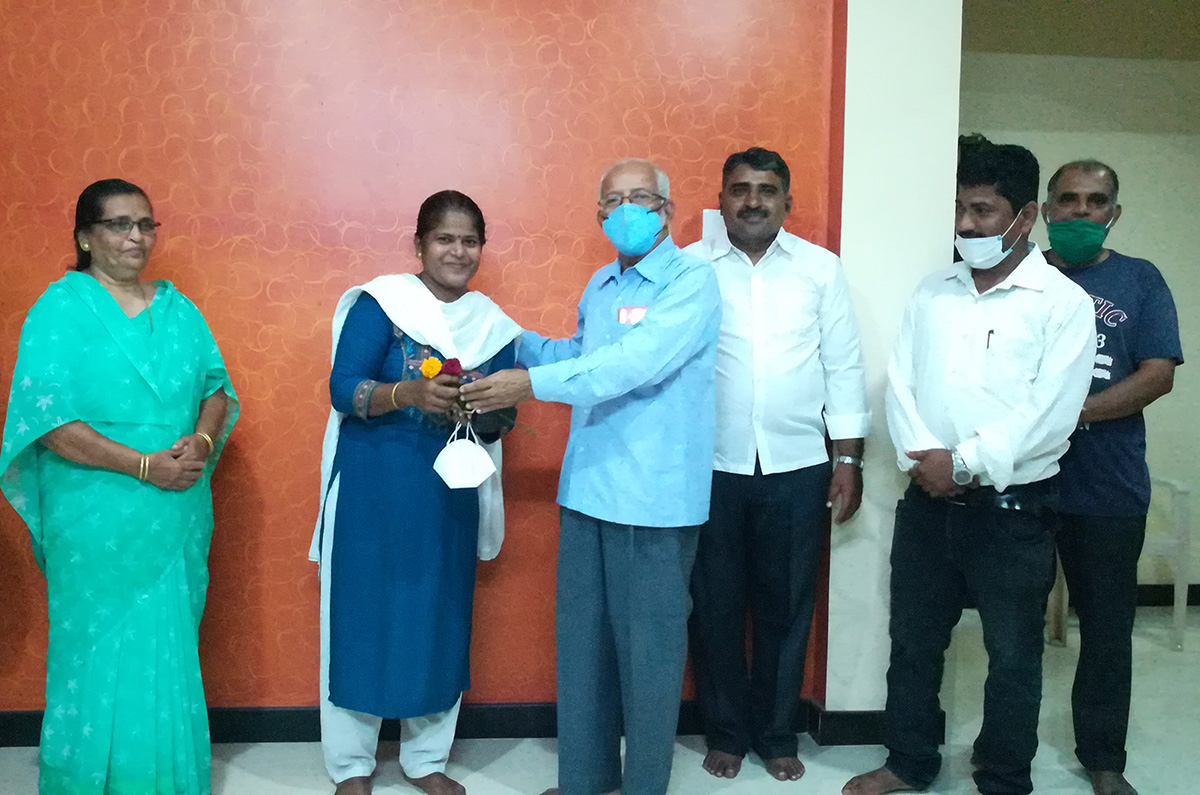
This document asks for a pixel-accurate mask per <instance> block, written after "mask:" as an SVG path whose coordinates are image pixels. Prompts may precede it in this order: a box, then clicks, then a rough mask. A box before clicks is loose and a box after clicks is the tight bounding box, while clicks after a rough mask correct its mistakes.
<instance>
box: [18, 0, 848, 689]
mask: <svg viewBox="0 0 1200 795" xmlns="http://www.w3.org/2000/svg"><path fill="white" fill-rule="evenodd" d="M840 6H841V2H839V1H838V0H756V1H755V2H746V1H745V0H740V1H737V2H730V0H684V2H674V3H667V2H653V1H647V2H641V3H633V2H630V3H610V2H583V1H579V2H568V3H545V2H542V1H541V0H440V1H439V0H430V1H429V2H420V3H397V2H384V1H383V0H361V1H360V2H354V3H328V2H317V0H225V1H224V2H213V3H202V4H195V3H187V2H182V1H178V2H177V1H176V0H170V2H153V3H152V2H149V1H148V0H142V1H141V2H136V1H135V0H104V2H99V0H66V2H58V3H52V4H32V3H20V2H16V1H15V0H3V1H2V2H0V8H2V9H3V12H2V13H0V52H3V53H4V58H3V61H2V62H0V63H2V64H3V66H0V70H2V71H0V74H2V80H0V114H2V119H3V122H2V124H0V185H2V186H3V189H2V191H0V211H2V218H3V223H4V229H5V246H4V248H3V253H2V254H0V266H2V268H3V282H2V284H3V287H2V290H0V365H2V367H0V389H2V390H3V392H4V394H7V392H8V387H9V378H10V375H11V366H12V362H13V358H14V356H15V352H16V343H17V337H18V333H19V330H20V324H21V322H22V319H23V317H24V314H25V311H26V310H27V309H28V307H29V306H30V305H31V304H32V303H33V301H34V300H35V299H36V297H37V296H38V295H39V294H40V293H41V291H42V290H43V289H44V288H45V286H46V284H47V283H48V282H50V281H52V280H54V279H56V278H57V277H58V276H59V275H60V274H61V273H62V271H63V270H64V269H65V267H66V266H67V264H68V260H69V255H70V252H71V243H70V226H71V213H72V210H73V203H74V199H75V197H76V195H77V194H78V192H79V191H80V190H81V189H82V188H83V187H84V186H85V185H87V184H88V183H89V182H91V181H93V180H95V179H99V178H103V177H109V176H120V177H123V178H126V179H129V180H132V181H134V182H136V183H139V184H140V185H142V186H143V187H145V188H146V190H147V191H148V192H149V194H150V197H151V199H152V200H153V202H154V204H155V209H156V214H157V216H158V218H159V220H161V221H162V222H163V227H162V234H161V235H160V237H159V245H158V249H157V251H156V253H155V255H154V258H153V260H152V263H151V267H150V269H149V272H148V275H149V276H150V277H153V278H168V279H171V280H173V281H174V282H175V283H176V284H177V285H178V286H179V287H180V288H181V289H182V290H183V292H184V293H186V294H187V295H188V296H190V297H191V298H192V299H193V300H195V302H196V303H197V304H198V305H199V306H200V308H201V310H202V311H203V312H204V314H205V316H206V317H207V319H208V321H209V324H210V325H211V326H212V329H213V332H214V333H215V334H216V336H217V339H218V340H219V342H220V343H221V347H222V350H223V351H224V354H225V358H226V361H227V362H228V364H229V367H230V370H231V371H232V373H233V378H234V380H235V383H236V385H237V388H238V390H239V391H240V393H241V397H242V401H243V411H242V419H241V422H240V423H239V426H238V428H237V430H236V433H235V436H234V440H233V442H232V444H231V446H230V448H229V449H228V452H227V454H226V457H225V459H224V461H223V463H222V466H221V469H220V470H219V472H218V475H217V478H216V482H215V502H216V513H217V528H216V536H215V539H214V543H213V551H212V561H211V563H212V585H211V589H210V591H209V606H208V611H207V614H206V617H205V623H204V627H203V630H202V635H203V646H202V661H203V664H204V671H205V679H206V682H207V687H208V694H209V702H210V704H211V705H213V706H233V705H257V706H276V705H311V704H315V703H316V680H317V677H316V667H317V626H316V594H317V586H316V578H315V571H314V567H313V565H312V564H310V563H308V561H307V560H306V554H305V553H306V550H307V547H308V540H309V534H310V532H311V529H312V525H313V520H314V514H315V510H316V497H317V486H318V484H317V480H318V477H317V465H318V459H319V447H320V440H321V433H322V429H323V427H324V422H325V417H326V412H327V411H328V408H327V406H328V402H327V401H328V398H327V392H326V383H325V378H326V376H327V374H328V364H329V353H330V351H329V347H330V342H329V318H330V315H331V313H332V311H333V307H334V304H335V302H336V301H337V298H338V296H339V295H340V294H341V293H342V291H343V290H345V289H346V288H347V287H349V286H351V285H353V284H356V283H361V282H363V281H366V280H367V279H369V278H371V277H373V276H375V275H377V274H380V273H385V272H393V271H405V270H413V269H414V266H415V262H414V260H413V257H412V255H411V250H412V244H411V236H412V232H413V226H414V223H415V216H416V210H417V206H418V205H419V203H420V201H421V200H422V199H423V198H424V197H425V196H426V195H428V194H429V193H431V192H433V191H436V190H440V189H442V188H448V187H453V188H458V189H460V190H463V191H465V192H467V193H469V194H471V195H472V196H473V197H474V198H475V199H476V200H477V201H478V202H479V203H480V205H481V206H482V207H483V209H484V212H485V214H486V215H487V218H488V223H489V230H488V237H489V243H488V246H487V249H486V251H485V253H484V265H483V268H482V269H481V270H480V273H479V276H478V277H477V280H476V282H475V286H476V287H477V288H478V289H481V290H483V291H484V292H487V293H489V294H490V295H492V296H493V297H494V298H495V299H496V300H497V301H498V302H499V303H500V305H501V306H503V307H504V308H505V309H506V310H508V311H509V312H510V313H511V314H512V315H513V317H514V318H516V319H517V321H518V322H520V323H522V324H524V325H526V326H527V327H529V328H532V329H535V330H538V331H541V332H543V333H552V334H567V333H570V332H571V331H573V329H574V307H575V304H576V301H577V300H578V297H579V295H580V293H581V291H582V288H583V286H584V284H585V282H586V280H587V277H588V276H589V274H590V273H591V272H592V271H593V270H594V269H595V268H596V267H598V266H599V265H601V264H603V263H604V262H605V261H607V260H608V259H609V258H610V257H611V249H610V248H609V246H608V245H607V244H606V242H605V241H604V239H603V237H602V235H601V233H600V231H599V229H598V228H597V226H596V222H595V204H594V202H595V187H596V181H597V179H598V177H599V175H600V173H601V172H602V171H603V169H604V168H605V167H606V166H607V165H608V164H609V163H610V162H611V161H613V160H615V159H617V158H621V157H628V156H648V157H651V158H654V159H655V160H657V161H658V162H659V163H660V164H661V165H662V166H663V167H664V168H665V169H666V170H667V172H668V174H669V175H670V176H671V177H672V195H673V196H674V198H675V199H676V202H677V203H678V206H679V211H678V215H677V223H676V228H675V230H674V231H675V235H676V239H677V241H679V242H680V243H686V242H691V241H692V240H694V239H696V237H698V235H699V230H700V222H699V215H700V210H701V209H702V208H703V207H711V206H715V197H716V193H717V190H718V189H719V175H720V165H721V162H722V160H723V159H724V157H725V156H726V155H727V154H728V153H730V152H732V151H734V150H736V149H740V148H744V147H746V146H748V145H752V144H761V145H764V146H768V147H771V148H775V149H778V150H780V151H781V152H782V153H783V154H784V155H785V157H787V158H788V160H789V163H790V165H791V167H792V175H793V177H792V178H793V195H794V196H795V206H796V209H795V211H794V213H793V216H792V218H791V219H790V221H789V224H788V226H789V228H790V229H791V230H792V231H794V232H796V233H797V234H800V235H802V236H804V237H807V238H809V239H812V240H814V241H815V242H818V243H822V244H827V243H829V242H830V238H834V239H836V233H837V217H836V212H834V210H833V209H832V208H833V207H835V206H836V204H837V203H838V201H839V200H840V198H839V196H838V195H837V194H838V190H839V189H838V186H837V184H836V183H837V174H838V173H839V172H840V166H839V163H840V157H841V150H840V146H841V144H840V136H841V128H840V102H841V97H840V92H838V94H837V96H836V98H835V96H834V94H835V89H834V86H839V85H840V72H841V58H842V55H841V50H840V48H839V44H838V40H839V37H840V36H841V35H842V33H841V31H840V30H839V28H840V26H841V18H842V17H841V13H842V12H841V9H840ZM522 412H523V416H522V419H523V422H524V423H525V424H526V425H528V426H529V427H530V429H531V430H530V431H528V432H526V431H518V432H516V433H515V434H514V435H513V436H512V437H511V442H510V444H509V446H508V454H507V456H506V466H505V480H506V490H507V499H508V523H509V524H508V540H507V542H506V544H505V549H504V552H503V553H502V555H501V557H500V559H499V560H497V561H495V562H492V563H488V564H484V565H483V566H481V570H480V577H479V589H478V595H477V610H476V622H475V643H474V648H473V655H474V656H473V663H474V668H473V670H474V675H473V678H474V688H473V690H472V691H471V693H470V700H472V701H476V702H536V701H550V700H553V698H554V654H553V650H554V624H553V611H554V608H553V592H554V589H553V584H554V555H555V548H556V531H557V511H556V508H555V506H554V495H555V488H556V481H557V476H558V466H559V462H560V460H561V456H562V452H563V448H564V444H565V435H566V428H567V410H566V409H565V407H562V406H555V405H540V404H531V405H529V406H527V407H526V408H524V409H522ZM43 587H44V586H43V582H42V579H41V575H40V573H39V572H38V571H37V569H36V567H35V566H34V563H33V559H32V556H31V555H30V553H29V551H28V543H27V540H26V536H25V531H24V527H23V525H21V524H20V522H19V521H18V519H17V518H16V515H15V514H14V513H13V512H12V510H11V509H10V508H9V507H8V505H7V503H4V504H3V507H0V594H3V595H4V602H5V608H4V610H3V611H0V639H3V642H0V709H36V708H39V707H40V706H41V704H42V695H41V694H42V686H43V676H44V656H43V655H44V644H45V601H44V596H43ZM815 637H816V638H817V639H819V640H820V641H823V639H824V627H823V620H822V619H820V618H819V619H818V627H817V628H816V634H815ZM815 645H816V647H817V648H816V649H815V651H814V657H813V658H812V659H810V673H812V674H814V675H816V678H817V679H818V680H823V676H822V674H823V671H822V670H821V667H822V665H823V659H824V655H823V642H821V643H817V644H815ZM812 679H813V677H811V676H810V682H811V681H812ZM821 684H822V682H821V681H818V688H820V686H821ZM810 692H812V691H810ZM817 695H819V692H818V693H817Z"/></svg>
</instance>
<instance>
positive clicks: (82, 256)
mask: <svg viewBox="0 0 1200 795" xmlns="http://www.w3.org/2000/svg"><path fill="white" fill-rule="evenodd" d="M157 227H158V224H157V223H155V221H154V217H153V214H152V210H151V207H150V202H149V199H148V198H147V197H146V194H145V192H143V191H142V190H141V189H140V188H138V187H137V186H136V185H133V184H131V183H128V182H125V181H123V180H102V181H101V182H97V183H94V184H93V185H90V186H89V187H88V188H87V189H85V190H84V191H83V193H82V194H80V197H79V201H78V203H77V205H76V209H75V248H76V256H77V263H76V270H75V271H72V272H69V273H67V274H66V275H65V276H64V277H63V278H62V279H60V280H58V281H56V282H54V283H53V284H51V285H50V286H49V287H48V288H47V289H46V292H45V293H43V294H42V296H41V297H40V298H39V299H38V301H37V303H35V304H34V306H33V308H32V309H30V310H29V314H28V316H27V317H26V320H25V325H24V327H23V328H22V329H21V340H20V347H19V349H18V354H17V363H16V368H15V371H14V373H13V382H12V391H11V393H10V396H9V402H8V416H7V418H6V422H5V426H4V440H3V444H2V446H0V488H2V489H3V492H4V496H5V497H6V498H7V499H8V501H9V502H10V503H11V504H12V506H13V508H15V509H16V510H17V512H18V513H19V514H20V516H21V518H22V519H23V520H24V521H25V523H26V524H27V525H28V526H29V533H30V537H31V539H32V543H33V552H34V556H35V557H36V558H37V562H38V565H39V566H41V568H42V571H43V573H44V574H45V576H46V586H47V602H48V611H49V619H50V620H49V625H50V632H49V648H48V651H47V657H46V712H45V717H44V719H43V722H42V741H41V750H40V757H39V763H40V770H41V775H40V780H39V791H40V793H42V795H84V794H85V793H86V794H87V795H92V794H93V793H94V794H95V795H150V794H151V793H159V794H160V795H165V794H166V793H171V794H172V795H176V794H186V795H200V794H202V793H208V792H210V791H211V787H210V784H209V768H210V764H211V753H210V748H209V736H208V714H207V710H206V708H205V703H204V688H203V684H202V682H201V679H200V660H199V656H198V653H197V632H198V629H199V626H200V615H201V613H202V611H203V609H204V597H205V590H206V588H207V586H208V567H207V560H208V548H209V541H210V539H211V537H212V527H213V518H212V494H211V491H210V488H209V477H210V474H211V472H212V469H213V467H214V466H215V465H216V462H217V457H218V456H219V455H220V452H221V448H222V447H223V446H224V442H225V439H226V438H227V436H228V434H229V430H230V428H231V427H232V426H233V422H234V420H235V419H236V417H237V398H236V396H235V394H234V391H233V387H232V385H231V384H230V382H229V376H228V374H227V373H226V371H225V365H224V363H223V362H222V360H221V354H220V352H219V351H218V350H217V345H216V343H215V342H214V340H213V337H212V334H211V333H210V332H209V330H208V326H207V325H206V324H205V322H204V318H203V317H201V315H200V312H199V310H197V309H196V307H195V305H193V304H192V303H191V302H190V301H189V300H188V299H187V298H185V297H183V296H182V295H181V294H180V293H179V292H177V291H176V290H175V288H174V286H172V285H171V283H170V282H167V281H158V282H143V281H142V280H141V274H142V271H143V270H144V269H145V267H146V263H147V261H148V259H149V256H150V252H151V251H152V250H153V248H154V243H155V240H156V232H157Z"/></svg>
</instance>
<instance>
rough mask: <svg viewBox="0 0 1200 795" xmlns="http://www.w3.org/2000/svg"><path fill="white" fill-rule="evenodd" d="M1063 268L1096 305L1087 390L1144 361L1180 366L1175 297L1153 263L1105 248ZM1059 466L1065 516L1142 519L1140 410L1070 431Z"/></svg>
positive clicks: (1144, 482) (1146, 505)
mask: <svg viewBox="0 0 1200 795" xmlns="http://www.w3.org/2000/svg"><path fill="white" fill-rule="evenodd" d="M1062 272H1063V273H1064V274H1065V275H1066V276H1068V277H1069V278H1070V279H1071V280H1072V281H1073V282H1075V283H1076V284H1078V285H1079V286H1080V287H1082V288H1083V289H1084V290H1086V291H1087V293H1088V295H1090V296H1091V297H1092V301H1094V302H1095V304H1096V364H1095V367H1094V369H1093V370H1092V388H1091V392H1092V394H1095V393H1096V392H1101V391H1103V390H1105V389H1108V388H1109V387H1110V386H1112V385H1113V384H1116V383H1118V382H1120V381H1122V380H1124V379H1126V378H1128V377H1129V376H1130V375H1132V374H1133V372H1134V370H1136V369H1137V366H1138V364H1140V363H1141V362H1142V361H1144V360H1145V359H1174V360H1175V361H1176V362H1178V363H1179V364H1182V363H1183V349H1182V348H1181V346H1180V344H1179V318H1178V317H1177V315H1176V313H1175V301H1174V300H1173V299H1172V298H1171V291H1170V289H1168V287H1167V283H1166V282H1165V281H1164V280H1163V277H1162V274H1161V273H1159V272H1158V268H1156V267H1154V266H1153V265H1152V264H1150V263H1149V262H1147V261H1146V260H1144V259H1134V258H1133V257H1126V256H1125V255H1123V254H1118V253H1117V252H1115V251H1110V252H1109V255H1108V257H1107V258H1106V259H1105V260H1104V261H1103V262H1101V263H1099V264H1097V265H1090V266H1088V267H1086V268H1063V269H1062ZM1059 464H1060V465H1061V466H1062V474H1061V475H1060V476H1059V489H1060V492H1061V498H1060V500H1061V501H1060V510H1062V511H1063V513H1073V514H1084V515H1089V516H1142V515H1144V514H1145V513H1146V512H1147V511H1148V510H1149V509H1150V471H1149V469H1148V468H1147V466H1146V420H1145V418H1144V417H1143V416H1142V413H1141V412H1140V411H1139V412H1138V413H1137V414H1133V415H1130V416H1128V417H1121V418H1120V419H1115V420H1106V421H1104V422H1093V423H1090V424H1089V425H1088V427H1086V428H1080V429H1079V430H1077V431H1075V433H1074V434H1072V435H1071V447H1070V449H1068V450H1067V452H1066V453H1065V454H1064V455H1063V457H1062V459H1061V460H1060V461H1059Z"/></svg>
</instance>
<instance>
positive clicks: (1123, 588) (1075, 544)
mask: <svg viewBox="0 0 1200 795" xmlns="http://www.w3.org/2000/svg"><path fill="white" fill-rule="evenodd" d="M1145 540H1146V517H1145V516H1077V515H1074V514H1063V515H1061V516H1060V517H1059V529H1058V537H1057V542H1058V555H1059V559H1060V560H1062V564H1063V573H1064V574H1066V576H1067V589H1068V590H1069V591H1070V592H1071V601H1072V602H1073V603H1074V605H1075V613H1076V615H1078V616H1079V665H1078V667H1077V668H1076V669H1075V686H1074V687H1073V688H1072V690H1071V711H1072V716H1073V718H1074V721H1075V755H1076V756H1077V757H1079V761H1080V762H1081V763H1082V764H1083V766H1084V767H1085V768H1087V769H1088V770H1115V771H1117V772H1124V770H1125V736H1126V734H1127V733H1128V731H1129V690H1130V682H1131V679H1132V678H1133V619H1134V614H1135V612H1136V608H1137V562H1138V557H1139V556H1140V555H1141V554H1142V544H1143V543H1144V542H1145Z"/></svg>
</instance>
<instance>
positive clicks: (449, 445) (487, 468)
mask: <svg viewBox="0 0 1200 795" xmlns="http://www.w3.org/2000/svg"><path fill="white" fill-rule="evenodd" d="M463 428H464V426H463V424H462V423H458V424H457V425H455V426H454V433H452V434H450V441H448V442H446V446H445V447H444V448H442V452H440V453H438V457H437V458H436V459H434V462H433V471H434V472H436V473H438V476H439V477H441V479H442V480H444V481H445V482H446V485H447V486H449V487H450V488H452V489H474V488H478V487H479V486H480V485H482V484H483V482H484V481H485V480H487V479H488V478H490V477H491V476H492V475H494V474H496V464H495V462H494V461H492V457H491V456H490V455H489V454H488V451H487V450H485V449H484V448H483V445H482V444H480V443H479V437H478V436H476V435H475V429H474V428H472V427H471V423H470V422H468V423H467V424H466V426H465V430H466V432H465V434H464V435H463V436H462V438H459V436H458V432H459V430H460V429H463Z"/></svg>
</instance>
